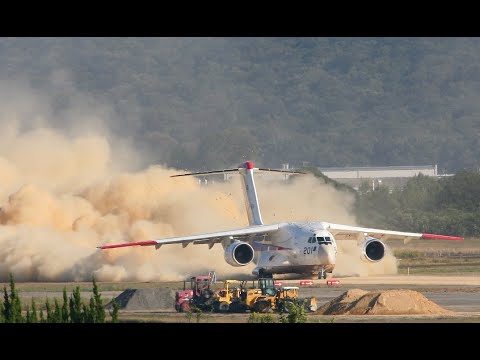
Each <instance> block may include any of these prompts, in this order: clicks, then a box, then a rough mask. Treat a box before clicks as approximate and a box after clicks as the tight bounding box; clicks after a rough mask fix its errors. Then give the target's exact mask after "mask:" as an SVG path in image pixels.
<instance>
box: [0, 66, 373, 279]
mask: <svg viewBox="0 0 480 360" xmlns="http://www.w3.org/2000/svg"><path fill="white" fill-rule="evenodd" d="M57 75H58V74H57ZM60 75H62V76H60V77H59V76H56V77H54V78H55V79H56V84H57V83H59V84H60V85H58V84H57V85H55V86H62V87H65V86H67V85H65V84H67V83H68V82H66V80H65V79H67V80H68V77H66V76H64V75H63V74H60ZM58 78H60V80H62V81H59V80H58ZM11 88H12V89H13V85H12V87H11ZM62 89H63V88H62ZM68 89H69V88H68V87H67V90H68ZM28 91H29V90H28V89H27V90H25V89H23V90H21V91H20V90H18V91H17V90H15V91H14V90H12V91H11V92H9V91H7V90H6V89H5V87H3V88H2V89H0V94H2V95H4V97H3V98H2V99H1V100H0V131H1V132H2V134H3V137H2V142H0V281H5V280H7V279H8V274H9V273H10V272H11V273H13V274H14V276H15V278H16V279H17V280H18V281H89V280H90V279H91V276H92V275H94V276H95V277H96V278H97V279H98V280H100V281H161V280H183V279H185V278H186V277H188V276H190V275H192V274H201V273H205V272H207V271H208V270H215V271H217V273H218V274H221V276H222V277H227V276H231V277H234V276H243V275H244V276H247V275H250V274H251V271H252V269H253V267H254V265H253V264H251V265H248V266H245V267H240V268H235V267H232V266H230V265H228V264H227V263H226V262H225V261H224V257H223V249H222V247H221V245H219V244H217V245H215V246H214V247H213V248H212V249H211V250H209V249H208V247H207V246H206V245H190V246H187V247H186V248H185V249H184V248H182V246H181V245H169V246H163V247H162V248H160V249H159V250H155V249H154V247H131V248H119V249H113V250H105V251H101V250H98V249H97V248H96V247H97V246H99V245H106V244H115V243H123V242H132V241H142V240H149V239H155V238H164V237H172V236H182V235H191V234H195V233H200V232H210V231H220V230H226V229H231V228H239V227H243V226H246V225H247V224H248V221H247V217H246V214H245V205H244V202H243V193H242V189H241V186H240V179H239V177H238V176H236V177H235V176H234V177H232V179H231V181H228V182H210V183H209V185H208V186H205V185H202V184H200V183H199V181H198V179H196V178H192V177H189V178H171V177H170V175H172V174H175V173H179V172H182V171H180V170H177V169H172V168H168V167H166V166H161V165H154V166H150V167H147V168H143V169H141V170H138V168H139V166H138V164H139V161H138V160H139V159H141V158H142V154H139V153H137V152H136V151H135V150H134V149H135V147H134V146H131V145H130V144H129V143H128V141H127V140H125V139H119V138H115V137H114V136H112V135H111V134H109V133H108V131H107V130H106V129H107V128H108V122H109V121H110V120H109V117H112V116H114V115H115V114H113V115H112V114H111V112H110V111H109V110H108V108H106V107H99V108H95V106H92V104H91V99H89V98H88V97H82V96H81V94H78V93H77V92H76V91H75V89H73V88H71V89H69V91H66V90H65V91H64V92H65V93H72V94H73V95H72V98H75V99H80V100H82V99H83V100H82V101H80V104H79V105H77V106H73V105H72V106H71V107H70V108H68V109H67V110H65V111H63V112H61V113H60V114H54V113H55V111H53V109H52V107H51V106H50V105H49V103H48V101H47V100H45V99H44V98H42V97H40V96H39V95H38V94H34V93H29V92H28ZM62 91H63V90H62ZM13 93H16V96H13V95H12V94H13ZM85 108H91V109H94V110H98V111H94V112H93V115H92V113H89V112H88V111H86V110H84V109H85ZM38 114H41V116H40V115H38ZM98 114H100V115H98ZM52 119H53V120H52ZM62 119H63V120H65V121H64V122H65V124H68V126H67V125H65V126H63V127H60V128H59V126H58V124H63V122H62ZM53 125H56V126H53ZM219 166H220V167H221V166H222V165H219ZM132 169H135V170H132ZM281 179H282V176H281V175H280V177H279V176H278V175H275V176H273V177H268V176H264V175H261V176H260V174H259V176H258V178H257V188H258V191H259V200H260V206H261V209H262V215H263V220H264V222H265V223H267V224H268V223H274V222H282V221H313V220H325V221H332V222H344V223H349V224H354V223H355V218H354V217H353V216H352V215H351V206H352V204H353V198H352V197H351V196H349V195H348V194H344V193H341V192H338V191H336V190H335V189H334V188H332V187H331V186H328V185H325V184H323V182H321V181H319V180H318V179H315V178H313V177H312V176H302V177H297V178H295V180H294V181H292V182H291V183H288V184H286V183H285V182H284V181H281ZM352 251H358V249H353V250H352ZM345 259H346V260H345ZM337 261H338V265H337V268H338V269H339V271H341V272H345V271H347V268H346V267H344V265H342V264H353V263H356V264H359V262H360V261H359V258H358V256H357V254H353V255H351V257H350V258H349V257H348V256H347V257H345V256H342V255H341V254H340V255H339V257H338V260H337ZM345 261H346V262H345ZM375 265H376V264H375ZM345 266H346V265H345ZM358 266H360V267H361V266H362V265H361V264H359V265H358ZM364 266H367V264H365V265H364ZM368 266H369V267H368V269H367V271H368V273H370V271H371V270H370V267H371V265H370V264H368ZM348 271H350V270H348ZM356 271H358V270H356ZM372 271H373V270H372Z"/></svg>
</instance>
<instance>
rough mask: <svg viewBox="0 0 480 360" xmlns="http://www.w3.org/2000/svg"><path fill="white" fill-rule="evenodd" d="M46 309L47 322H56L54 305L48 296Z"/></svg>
mask: <svg viewBox="0 0 480 360" xmlns="http://www.w3.org/2000/svg"><path fill="white" fill-rule="evenodd" d="M45 311H46V312H47V320H46V321H47V323H53V322H54V318H53V312H52V307H51V305H50V301H49V300H48V297H47V300H46V301H45Z"/></svg>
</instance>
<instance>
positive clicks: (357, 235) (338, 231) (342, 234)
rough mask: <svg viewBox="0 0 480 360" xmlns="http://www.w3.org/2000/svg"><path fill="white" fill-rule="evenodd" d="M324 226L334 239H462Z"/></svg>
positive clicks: (341, 226) (330, 224)
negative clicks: (369, 237) (365, 236)
mask: <svg viewBox="0 0 480 360" xmlns="http://www.w3.org/2000/svg"><path fill="white" fill-rule="evenodd" d="M323 224H324V226H325V228H326V229H327V230H328V231H330V232H331V233H332V235H333V236H334V237H335V240H362V239H363V238H364V235H365V234H366V235H368V236H372V237H374V238H377V239H379V240H394V239H397V240H404V241H407V240H412V239H440V240H463V238H462V237H458V236H447V235H437V234H422V233H411V232H402V231H393V230H381V229H371V228H364V227H358V226H349V225H341V224H332V223H323Z"/></svg>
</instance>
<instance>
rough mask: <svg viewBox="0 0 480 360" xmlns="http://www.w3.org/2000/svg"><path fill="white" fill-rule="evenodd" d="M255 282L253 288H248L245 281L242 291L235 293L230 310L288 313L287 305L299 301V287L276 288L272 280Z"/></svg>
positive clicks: (261, 279) (265, 279)
mask: <svg viewBox="0 0 480 360" xmlns="http://www.w3.org/2000/svg"><path fill="white" fill-rule="evenodd" d="M257 284H258V285H257V286H255V281H254V282H253V288H247V281H243V282H242V284H241V286H240V291H238V292H235V291H234V292H233V298H232V302H231V304H230V310H231V311H232V312H245V311H253V312H261V313H264V312H270V311H278V312H286V311H288V305H287V303H296V302H297V299H298V287H280V288H277V287H276V286H275V282H274V280H273V279H272V278H259V279H258V280H257Z"/></svg>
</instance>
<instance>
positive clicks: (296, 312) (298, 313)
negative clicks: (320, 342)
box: [280, 302, 307, 323]
mask: <svg viewBox="0 0 480 360" xmlns="http://www.w3.org/2000/svg"><path fill="white" fill-rule="evenodd" d="M285 306H286V307H287V310H288V314H287V315H286V316H285V315H284V314H282V315H280V322H282V323H304V322H306V321H307V315H306V314H305V302H304V303H303V304H295V303H293V302H287V303H285Z"/></svg>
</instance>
